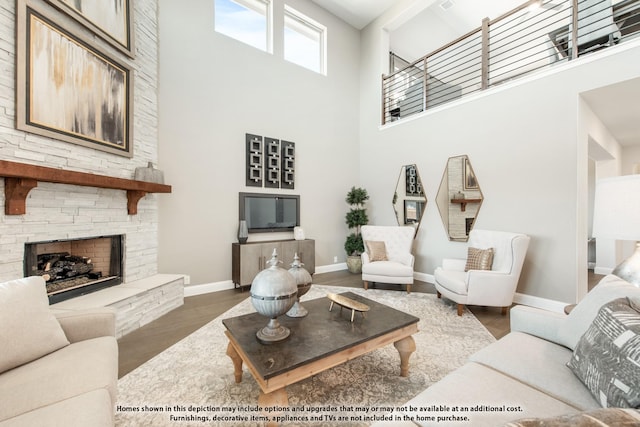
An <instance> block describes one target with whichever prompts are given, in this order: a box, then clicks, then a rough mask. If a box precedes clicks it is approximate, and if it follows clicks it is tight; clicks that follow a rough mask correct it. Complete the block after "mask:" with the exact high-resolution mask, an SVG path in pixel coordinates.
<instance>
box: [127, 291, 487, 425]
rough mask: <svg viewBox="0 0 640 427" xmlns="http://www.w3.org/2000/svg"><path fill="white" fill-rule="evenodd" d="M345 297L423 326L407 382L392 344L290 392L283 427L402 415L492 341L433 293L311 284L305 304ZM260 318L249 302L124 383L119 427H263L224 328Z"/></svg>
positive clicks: (251, 383) (250, 383)
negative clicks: (240, 319) (233, 321)
mask: <svg viewBox="0 0 640 427" xmlns="http://www.w3.org/2000/svg"><path fill="white" fill-rule="evenodd" d="M347 291H350V292H354V293H356V294H358V295H362V296H365V297H366V298H369V299H372V300H375V301H378V302H380V303H383V304H386V305H388V306H390V307H393V308H395V309H398V310H401V311H404V312H407V313H410V314H412V315H414V316H416V317H418V318H420V322H419V323H418V328H419V330H420V331H419V332H418V333H417V334H415V335H413V337H414V339H415V342H416V351H415V352H414V353H413V354H412V355H411V358H410V360H409V376H408V377H400V376H399V365H400V357H399V355H398V352H397V350H396V349H395V348H394V347H393V346H392V345H389V346H387V347H384V348H381V349H378V350H374V351H373V352H371V353H368V354H366V355H364V356H361V357H359V358H356V359H354V360H351V361H349V362H347V363H344V364H342V365H340V366H337V367H335V368H332V369H329V370H327V371H325V372H322V373H320V374H318V375H315V376H313V377H311V378H308V379H306V380H304V381H301V382H299V383H296V384H293V385H290V386H288V387H287V392H288V395H289V407H288V409H286V408H285V409H284V411H281V413H280V415H281V416H283V419H282V420H281V423H280V424H281V425H290V426H301V425H302V426H334V425H336V426H337V425H340V426H344V425H352V426H356V425H357V426H360V425H362V426H364V425H369V424H371V423H372V420H376V419H379V418H374V415H375V416H376V417H379V416H381V415H382V414H385V413H388V412H389V410H390V409H392V408H395V407H398V406H402V405H403V404H404V403H405V402H407V401H408V400H409V399H411V398H413V397H414V396H416V395H417V394H419V393H420V392H421V391H423V390H424V389H426V388H427V387H429V386H430V385H431V384H433V383H435V382H437V381H438V380H439V379H441V378H442V377H444V376H445V375H446V374H447V373H449V372H450V371H452V370H454V369H456V368H458V367H459V366H461V365H462V364H464V362H465V361H466V360H467V358H468V357H469V356H470V355H471V354H472V353H474V352H476V351H477V350H479V349H481V348H483V347H485V346H487V345H488V344H490V343H492V342H493V341H495V339H494V338H493V336H492V335H491V334H490V333H489V332H488V331H487V330H486V329H485V328H484V327H483V326H482V324H481V323H480V322H479V321H478V320H477V319H476V318H475V316H473V315H472V314H471V313H470V312H469V311H466V310H465V312H464V315H463V316H458V315H457V314H456V310H455V307H454V306H453V305H452V304H450V303H449V302H447V301H446V300H438V299H437V298H436V296H435V295H432V294H423V293H412V294H407V293H406V292H403V291H388V290H378V289H370V290H368V291H365V290H364V289H357V288H343V287H332V286H323V285H314V286H313V287H312V288H311V290H310V291H309V292H308V293H307V294H306V295H305V296H304V297H303V298H302V302H303V305H304V301H305V300H311V299H315V298H324V297H325V296H326V294H327V293H330V292H331V293H342V292H347ZM328 306H329V301H328V300H327V307H328ZM254 311H255V310H254V308H253V306H252V305H251V302H250V299H249V298H247V299H246V300H245V301H243V302H241V303H240V304H238V305H236V306H235V307H233V308H231V309H230V310H229V311H227V312H226V313H224V314H222V315H221V316H220V317H218V318H216V319H214V320H212V321H211V322H210V323H208V324H207V325H205V326H203V327H202V328H200V329H199V330H197V331H196V332H194V333H193V334H191V335H189V336H188V337H186V338H184V339H183V340H182V341H180V342H178V343H176V344H175V345H173V346H172V347H170V348H168V349H167V350H165V351H164V352H162V353H161V354H159V355H157V356H156V357H154V358H153V359H151V360H149V361H148V362H147V363H145V364H143V365H142V366H140V367H139V368H137V369H135V370H134V371H132V372H130V373H129V374H128V375H126V376H124V377H123V378H121V379H120V381H118V403H117V405H116V426H118V427H125V426H127V427H129V426H131V427H139V426H154V427H155V426H203V425H207V426H211V425H221V426H223V425H224V426H231V425H233V426H263V425H265V423H264V421H262V419H261V416H262V415H263V414H262V413H261V412H260V411H257V410H256V408H257V406H258V395H259V394H260V387H259V386H258V384H257V383H256V381H255V380H254V379H253V377H252V376H251V373H249V372H248V370H247V368H246V367H244V369H243V377H242V382H241V383H239V384H236V382H235V380H234V375H233V364H232V362H231V359H230V358H229V357H228V356H227V355H226V353H225V352H226V348H227V338H226V336H225V335H224V329H225V328H224V326H223V325H222V319H225V318H228V317H233V316H238V315H240V314H245V313H250V312H254ZM345 319H346V318H345ZM347 321H348V320H347ZM266 322H267V319H266V318H265V324H266ZM312 417H313V421H311V419H312ZM339 417H344V418H339ZM320 420H322V421H320ZM338 420H339V421H338Z"/></svg>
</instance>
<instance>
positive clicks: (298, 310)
mask: <svg viewBox="0 0 640 427" xmlns="http://www.w3.org/2000/svg"><path fill="white" fill-rule="evenodd" d="M303 265H304V264H303V263H301V262H300V257H299V256H298V253H297V252H296V254H295V256H294V257H293V263H292V264H291V268H290V269H289V273H290V274H291V275H292V276H293V278H294V279H295V281H296V285H297V286H298V295H297V296H296V302H294V303H293V307H291V309H290V310H289V311H287V316H289V317H304V316H306V315H307V314H309V312H308V311H307V309H306V308H304V307H303V306H302V305H301V304H300V297H301V296H303V295H304V294H306V293H307V292H309V289H311V280H312V279H311V274H309V272H308V271H307V270H306V269H305V268H304V267H303Z"/></svg>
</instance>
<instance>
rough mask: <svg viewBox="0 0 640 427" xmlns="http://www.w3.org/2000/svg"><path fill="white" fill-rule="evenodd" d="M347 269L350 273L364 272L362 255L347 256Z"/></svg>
mask: <svg viewBox="0 0 640 427" xmlns="http://www.w3.org/2000/svg"><path fill="white" fill-rule="evenodd" d="M347 269H348V270H349V272H350V273H354V274H360V273H362V258H360V255H356V256H353V255H349V256H348V257H347Z"/></svg>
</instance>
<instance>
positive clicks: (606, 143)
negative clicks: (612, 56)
mask: <svg viewBox="0 0 640 427" xmlns="http://www.w3.org/2000/svg"><path fill="white" fill-rule="evenodd" d="M579 111H580V126H579V134H580V138H581V139H587V141H588V142H587V153H588V158H589V159H591V160H593V161H595V171H594V177H593V182H589V184H588V185H587V188H588V191H589V196H590V197H591V196H595V187H594V185H595V183H596V182H597V181H598V180H599V179H603V178H608V177H612V176H618V175H620V159H621V155H622V147H621V146H620V144H619V143H618V141H617V140H616V138H615V137H614V136H613V135H612V134H611V132H609V129H607V127H606V126H605V125H604V123H602V121H601V120H600V119H599V118H598V117H597V116H596V114H595V113H594V112H593V110H592V109H591V107H590V106H589V105H588V103H587V102H586V101H585V99H584V98H582V97H581V98H580V100H579ZM591 192H593V195H592V194H591ZM592 221H593V216H592V215H590V216H588V220H587V235H588V236H589V235H590V234H588V233H589V230H590V227H591V225H592V223H591V222H592ZM621 257H622V253H621V246H620V244H619V243H617V242H616V241H614V240H610V239H603V238H597V239H596V265H595V267H594V272H595V273H596V274H608V273H610V272H611V271H612V270H613V268H614V267H615V266H616V265H618V264H619V263H620V261H622V258H621Z"/></svg>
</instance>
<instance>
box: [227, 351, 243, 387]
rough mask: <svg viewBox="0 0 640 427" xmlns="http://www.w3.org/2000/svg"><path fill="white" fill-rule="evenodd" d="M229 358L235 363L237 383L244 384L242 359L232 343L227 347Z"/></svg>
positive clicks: (234, 372)
mask: <svg viewBox="0 0 640 427" xmlns="http://www.w3.org/2000/svg"><path fill="white" fill-rule="evenodd" d="M227 356H229V357H230V358H231V360H232V361H233V374H234V376H235V378H236V383H239V382H242V358H241V357H240V355H239V354H238V352H237V351H236V348H235V347H234V346H233V345H232V344H231V343H229V344H228V345H227Z"/></svg>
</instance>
